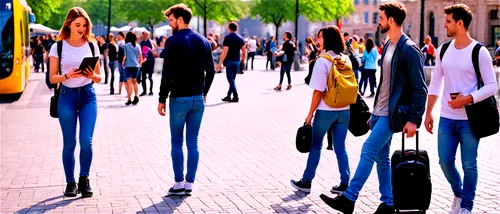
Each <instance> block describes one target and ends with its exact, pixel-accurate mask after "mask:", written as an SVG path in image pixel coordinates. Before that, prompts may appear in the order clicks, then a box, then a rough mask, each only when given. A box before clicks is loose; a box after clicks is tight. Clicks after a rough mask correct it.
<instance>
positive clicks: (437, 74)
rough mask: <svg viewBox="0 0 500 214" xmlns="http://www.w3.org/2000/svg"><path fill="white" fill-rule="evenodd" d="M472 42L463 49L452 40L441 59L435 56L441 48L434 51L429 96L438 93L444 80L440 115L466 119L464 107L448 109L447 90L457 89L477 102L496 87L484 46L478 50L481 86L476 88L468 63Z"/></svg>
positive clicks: (489, 58)
mask: <svg viewBox="0 0 500 214" xmlns="http://www.w3.org/2000/svg"><path fill="white" fill-rule="evenodd" d="M476 44H477V41H473V42H472V43H471V44H470V45H469V46H467V47H466V48H463V49H461V50H458V49H456V48H455V40H453V41H452V42H451V44H450V46H449V47H448V50H446V53H445V54H444V56H443V61H442V62H441V59H440V58H439V53H441V47H439V48H438V50H437V52H436V55H437V56H438V57H436V66H435V67H434V72H433V73H432V80H431V84H430V87H429V95H437V96H439V93H440V92H441V90H442V87H443V79H444V90H443V94H442V100H441V117H444V118H447V119H452V120H467V113H466V112H465V108H460V109H452V108H451V107H450V106H449V105H448V101H450V100H451V98H450V93H455V92H461V93H462V94H463V95H464V96H466V95H469V94H471V95H472V97H473V99H474V103H477V102H480V101H483V100H484V99H486V98H488V97H490V96H492V95H494V94H495V93H496V92H497V90H498V85H497V82H496V80H495V72H494V70H493V64H492V63H491V61H492V60H491V56H490V53H489V52H488V50H487V49H486V48H485V47H482V48H481V49H480V51H479V70H480V73H481V77H482V79H483V82H484V86H483V87H482V88H481V89H480V90H477V77H476V73H475V71H474V66H473V65H472V50H473V49H474V46H475V45H476Z"/></svg>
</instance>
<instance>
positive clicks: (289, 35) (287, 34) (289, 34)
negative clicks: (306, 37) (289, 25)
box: [285, 31, 292, 39]
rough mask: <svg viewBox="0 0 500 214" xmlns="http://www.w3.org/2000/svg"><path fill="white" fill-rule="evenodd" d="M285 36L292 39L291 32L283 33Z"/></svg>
mask: <svg viewBox="0 0 500 214" xmlns="http://www.w3.org/2000/svg"><path fill="white" fill-rule="evenodd" d="M285 36H286V38H288V39H292V32H290V31H287V32H285Z"/></svg>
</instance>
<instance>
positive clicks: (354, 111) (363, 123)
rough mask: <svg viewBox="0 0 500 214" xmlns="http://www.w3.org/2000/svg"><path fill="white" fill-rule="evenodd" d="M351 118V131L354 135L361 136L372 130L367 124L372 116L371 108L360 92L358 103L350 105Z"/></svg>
mask: <svg viewBox="0 0 500 214" xmlns="http://www.w3.org/2000/svg"><path fill="white" fill-rule="evenodd" d="M350 115H351V116H350V119H349V131H350V132H351V134H352V135H354V136H356V137H359V136H362V135H364V134H366V133H368V130H370V126H369V125H368V124H367V122H368V120H369V119H370V117H371V115H372V114H371V113H370V108H369V107H368V105H366V103H365V101H364V100H363V97H362V96H361V95H360V94H358V98H357V99H356V103H355V104H352V105H350Z"/></svg>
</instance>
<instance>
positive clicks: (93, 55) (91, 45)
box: [89, 42, 95, 57]
mask: <svg viewBox="0 0 500 214" xmlns="http://www.w3.org/2000/svg"><path fill="white" fill-rule="evenodd" d="M89 47H90V51H91V52H92V57H95V53H94V51H95V50H94V43H92V42H89Z"/></svg>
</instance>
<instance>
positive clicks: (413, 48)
mask: <svg viewBox="0 0 500 214" xmlns="http://www.w3.org/2000/svg"><path fill="white" fill-rule="evenodd" d="M389 44H390V41H388V42H387V43H386V45H385V46H384V50H383V53H382V59H383V58H384V57H385V54H386V51H387V48H388V47H389ZM381 69H383V68H381ZM383 73H384V72H383V71H382V72H381V74H383ZM380 78H381V80H380V82H379V87H377V95H376V97H375V104H376V103H377V100H378V96H379V92H380V87H381V84H382V78H384V77H383V75H381V77H380ZM390 78H391V85H390V91H389V121H394V120H395V119H396V118H395V117H397V116H398V115H397V114H402V115H403V117H404V118H406V120H407V121H409V122H412V123H414V124H416V125H417V127H420V124H421V123H422V116H423V114H424V112H425V103H426V101H427V85H426V83H425V74H424V55H423V54H422V52H421V51H420V49H419V48H418V47H417V45H416V44H415V42H413V41H411V40H410V38H408V37H407V36H406V35H405V34H403V35H402V36H401V38H400V39H399V41H398V43H397V46H396V50H395V51H394V55H393V58H392V65H391V76H390ZM402 125H403V126H404V125H405V124H402ZM390 128H391V130H392V131H393V132H401V131H402V128H403V127H400V126H398V127H394V125H393V124H392V122H391V126H390Z"/></svg>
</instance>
